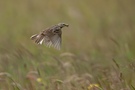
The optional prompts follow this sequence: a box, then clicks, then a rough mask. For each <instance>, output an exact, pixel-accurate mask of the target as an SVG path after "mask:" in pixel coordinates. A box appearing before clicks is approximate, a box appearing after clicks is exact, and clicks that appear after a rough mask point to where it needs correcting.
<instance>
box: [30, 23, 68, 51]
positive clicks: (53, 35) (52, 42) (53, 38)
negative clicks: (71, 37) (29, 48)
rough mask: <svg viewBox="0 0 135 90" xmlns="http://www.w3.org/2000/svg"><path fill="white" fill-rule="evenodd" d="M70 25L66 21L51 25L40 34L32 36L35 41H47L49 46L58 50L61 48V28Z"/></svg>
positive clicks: (46, 43) (38, 42)
mask: <svg viewBox="0 0 135 90" xmlns="http://www.w3.org/2000/svg"><path fill="white" fill-rule="evenodd" d="M68 26H69V25H68V24H66V23H59V24H57V25H54V26H51V27H49V28H47V29H45V30H43V31H41V32H40V33H39V34H34V35H32V36H31V39H32V40H34V41H35V43H37V44H42V43H45V45H46V46H48V47H51V46H52V47H54V48H56V49H58V50H60V48H61V40H62V39H61V35H62V31H61V29H62V28H63V27H68Z"/></svg>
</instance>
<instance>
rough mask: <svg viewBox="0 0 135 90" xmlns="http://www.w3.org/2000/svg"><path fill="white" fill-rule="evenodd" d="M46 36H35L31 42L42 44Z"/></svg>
mask: <svg viewBox="0 0 135 90" xmlns="http://www.w3.org/2000/svg"><path fill="white" fill-rule="evenodd" d="M44 38H45V36H44V35H41V34H34V35H32V36H31V37H30V39H31V40H33V41H35V43H37V44H42V43H43V41H44Z"/></svg>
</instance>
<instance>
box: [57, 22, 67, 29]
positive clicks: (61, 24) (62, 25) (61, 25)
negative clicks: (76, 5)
mask: <svg viewBox="0 0 135 90" xmlns="http://www.w3.org/2000/svg"><path fill="white" fill-rule="evenodd" d="M58 26H59V27H60V28H63V27H68V26H69V25H68V24H66V23H59V24H58Z"/></svg>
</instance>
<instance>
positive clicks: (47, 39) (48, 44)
mask: <svg viewBox="0 0 135 90" xmlns="http://www.w3.org/2000/svg"><path fill="white" fill-rule="evenodd" d="M44 43H45V45H46V46H48V47H51V46H52V42H51V40H50V38H49V37H48V36H45V38H44Z"/></svg>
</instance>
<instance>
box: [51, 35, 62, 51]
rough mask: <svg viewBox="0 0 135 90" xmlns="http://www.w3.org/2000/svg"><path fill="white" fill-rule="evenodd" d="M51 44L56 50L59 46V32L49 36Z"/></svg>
mask: <svg viewBox="0 0 135 90" xmlns="http://www.w3.org/2000/svg"><path fill="white" fill-rule="evenodd" d="M50 40H51V42H52V46H53V47H54V48H56V49H58V50H60V48H61V41H62V40H61V34H55V35H53V36H52V37H51V38H50Z"/></svg>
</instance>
